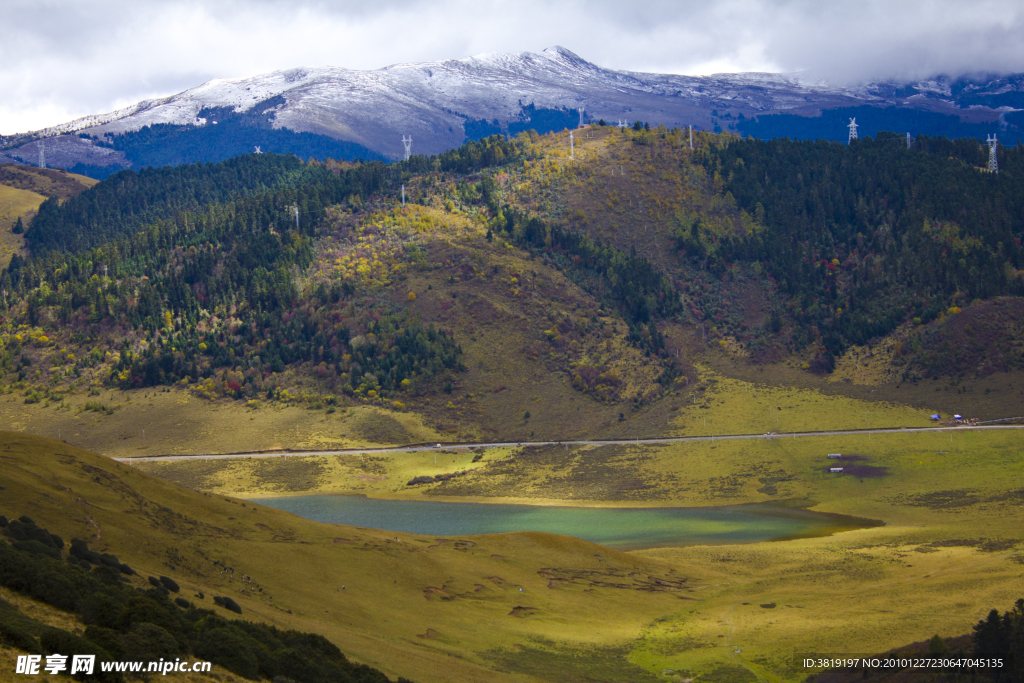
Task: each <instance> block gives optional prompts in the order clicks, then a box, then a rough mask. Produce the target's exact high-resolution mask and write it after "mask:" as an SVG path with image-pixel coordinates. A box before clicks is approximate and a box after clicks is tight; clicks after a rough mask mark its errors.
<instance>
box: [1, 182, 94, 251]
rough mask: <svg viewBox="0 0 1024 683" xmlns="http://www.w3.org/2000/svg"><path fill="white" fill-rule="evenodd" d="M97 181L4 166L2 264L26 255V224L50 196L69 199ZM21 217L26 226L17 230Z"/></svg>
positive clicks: (2, 186) (2, 183) (2, 187)
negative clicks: (20, 255)
mask: <svg viewBox="0 0 1024 683" xmlns="http://www.w3.org/2000/svg"><path fill="white" fill-rule="evenodd" d="M95 184H96V181H95V180H93V179H92V178H87V177H85V176H80V175H75V174H73V173H67V172H66V171H60V170H55V169H38V168H32V167H30V166H15V165H12V164H3V165H0V264H2V265H3V267H4V268H6V267H7V265H8V264H9V263H10V260H11V257H12V256H14V254H18V253H21V254H24V253H25V252H24V249H25V237H24V226H27V225H28V224H29V223H31V221H32V217H33V216H35V214H36V211H37V210H38V209H39V205H40V204H42V203H43V202H44V201H45V200H46V199H47V198H48V197H57V198H59V199H67V198H68V197H72V196H74V195H76V194H78V193H79V192H82V191H83V190H86V189H88V188H90V187H92V186H93V185H95ZM18 219H21V221H22V224H23V227H22V228H20V230H21V232H18V231H16V230H15V228H16V226H17V223H18Z"/></svg>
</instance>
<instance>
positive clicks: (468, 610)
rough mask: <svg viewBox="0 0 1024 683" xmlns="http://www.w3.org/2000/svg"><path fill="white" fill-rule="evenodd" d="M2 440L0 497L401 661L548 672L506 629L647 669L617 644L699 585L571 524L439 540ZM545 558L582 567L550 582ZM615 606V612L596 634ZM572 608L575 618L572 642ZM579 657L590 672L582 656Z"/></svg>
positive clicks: (491, 674) (457, 676)
mask: <svg viewBox="0 0 1024 683" xmlns="http://www.w3.org/2000/svg"><path fill="white" fill-rule="evenodd" d="M0 453H2V455H0V458H3V461H4V463H5V464H4V467H3V470H2V472H0V485H2V486H3V487H4V497H3V503H2V504H0V513H2V514H4V515H8V516H12V517H14V518H16V517H18V516H20V515H26V514H27V515H28V516H30V517H31V519H32V520H34V521H35V523H36V524H38V525H40V526H42V527H44V528H46V529H49V530H50V531H51V532H54V533H58V534H60V536H61V537H62V538H64V539H71V538H81V539H83V540H86V541H87V542H88V543H89V547H90V548H91V549H93V550H96V551H98V552H105V553H110V554H115V555H117V557H118V558H119V560H120V561H122V562H125V563H127V564H129V565H130V566H131V568H132V569H134V570H135V571H136V572H138V574H139V575H140V576H141V577H145V576H146V575H147V574H150V575H156V576H160V575H166V576H169V577H170V578H171V579H173V580H174V581H175V582H176V583H177V584H179V585H180V586H181V589H182V593H183V594H184V595H185V596H186V597H187V598H188V600H189V601H191V602H195V603H196V604H197V606H201V607H204V608H207V609H216V610H217V612H218V614H220V615H222V616H225V617H230V616H232V615H231V614H229V613H228V611H227V610H224V609H218V608H215V607H214V606H213V604H212V596H215V595H228V596H231V597H233V598H234V600H235V601H237V603H238V604H239V605H240V606H241V609H242V615H243V618H245V619H248V620H253V621H257V622H261V623H267V624H270V625H273V626H276V627H278V628H279V629H282V630H283V629H297V630H300V631H306V632H313V633H318V634H322V635H324V636H326V637H327V638H328V639H329V640H330V641H331V642H334V643H336V644H337V645H338V646H339V647H341V648H342V650H343V651H344V652H345V654H346V655H348V656H351V657H353V658H354V659H356V660H357V661H360V662H365V663H368V664H370V665H371V666H374V667H377V668H380V669H382V670H383V671H385V672H386V673H388V674H389V675H390V676H391V677H394V676H396V675H401V676H405V677H407V678H409V679H411V680H416V681H443V680H453V679H454V680H460V681H521V682H524V683H525V682H526V681H536V680H551V678H549V677H548V676H547V675H542V676H541V677H540V678H536V677H534V676H531V675H529V674H528V673H525V672H524V669H526V670H527V671H528V670H529V667H528V666H526V665H525V664H526V659H527V658H526V657H524V656H523V655H521V654H519V653H518V652H517V651H516V648H515V647H513V646H512V644H513V643H523V644H524V647H525V651H526V652H527V653H528V652H530V651H534V650H535V649H536V648H537V647H538V645H539V644H545V643H551V642H553V641H555V642H562V643H563V647H565V648H567V649H566V650H565V651H563V652H561V653H560V654H558V655H557V656H558V657H560V658H561V660H560V661H563V662H564V661H565V660H567V659H571V658H572V652H573V651H574V650H575V651H579V652H587V651H591V652H594V653H595V654H598V655H600V657H602V658H605V659H607V660H608V661H607V662H606V663H605V666H607V665H608V664H612V667H611V668H610V669H608V671H609V672H610V673H611V675H613V676H635V677H633V678H631V680H653V677H652V676H651V675H650V674H648V673H646V672H645V671H644V670H643V669H640V668H639V667H636V666H634V665H630V664H629V663H628V662H626V661H624V660H623V659H621V658H620V656H618V653H619V651H620V650H621V647H622V645H623V643H624V642H626V641H628V639H629V638H630V637H631V634H634V633H636V632H637V631H638V630H639V629H640V628H641V627H642V625H643V624H645V623H647V622H649V621H651V620H652V619H654V618H656V617H657V616H658V615H660V614H662V613H665V612H666V611H670V610H672V609H674V608H675V605H676V604H678V602H679V596H680V595H683V594H684V593H686V592H689V591H692V590H693V589H694V588H695V584H694V583H693V581H692V579H691V578H690V577H687V576H685V575H682V574H680V573H679V572H678V571H677V570H676V569H674V568H672V567H670V566H669V565H667V564H665V563H663V562H660V561H657V560H647V559H643V558H635V557H632V556H629V555H627V554H625V553H619V552H615V551H610V550H608V549H605V548H602V547H600V546H595V545H593V544H589V543H586V542H583V541H579V540H576V539H572V538H568V537H557V536H551V535H545V534H511V535H503V536H485V537H474V538H473V539H472V540H471V539H440V540H438V539H433V538H425V537H420V536H415V535H411V534H402V533H394V532H381V531H373V530H369V529H355V528H352V527H341V526H335V525H325V524H317V523H314V522H309V521H306V520H302V519H299V518H297V517H294V516H292V515H288V514H286V513H283V512H280V511H277V510H274V509H271V508H266V507H262V506H259V505H255V504H252V503H247V502H245V501H241V500H238V499H231V498H225V497H222V496H219V495H210V494H204V493H196V492H193V491H189V490H187V489H183V488H179V487H177V486H175V485H173V484H169V483H167V482H165V481H162V480H160V479H156V478H154V477H150V476H148V475H145V474H143V473H141V472H139V471H138V470H136V469H133V468H130V467H128V466H126V465H122V464H119V463H115V462H113V461H111V460H109V459H108V458H105V457H102V456H99V455H96V454H94V453H89V452H87V451H82V450H80V449H76V448H73V447H70V446H68V445H66V444H63V443H61V442H58V441H54V440H47V439H39V438H37V437H31V436H28V435H23V434H12V433H10V432H3V433H0ZM546 568H558V569H557V570H555V571H558V572H559V573H566V574H567V575H570V576H574V577H576V578H573V579H572V580H571V581H566V582H564V583H563V584H562V585H560V587H559V588H560V590H548V589H547V588H545V586H546V584H547V583H548V581H549V580H548V579H546V578H544V577H543V575H544V574H545V569H546ZM133 585H145V582H144V581H140V580H139V579H133ZM598 586H600V587H599V588H596V587H598ZM342 587H344V590H342ZM520 587H524V588H525V594H523V593H522V592H521V591H520V590H519V588H520ZM595 588H596V590H595ZM332 589H333V590H332ZM199 594H205V595H206V597H205V598H200V597H199ZM174 609H176V608H174ZM608 612H613V613H615V614H616V615H617V617H616V621H617V624H616V627H615V628H614V629H612V630H611V632H608V633H605V635H604V636H601V635H597V633H596V632H597V631H600V630H601V629H602V626H603V625H605V624H607V620H606V616H605V615H606V614H607V613H608ZM483 624H487V627H486V628H481V625H483ZM566 624H574V632H576V627H580V628H579V629H578V632H576V636H574V638H573V639H572V641H570V642H568V643H565V642H564V634H565V630H564V629H565V625H566ZM588 632H589V635H588ZM576 638H578V640H576ZM600 662H601V659H598V660H596V661H595V663H594V664H592V665H591V666H595V667H598V668H599V667H600V666H601V664H600ZM576 666H577V667H582V668H581V669H580V671H581V672H584V673H585V671H586V667H587V665H586V664H578V665H576ZM616 669H618V671H617V673H616ZM549 673H550V672H549ZM562 680H565V679H562Z"/></svg>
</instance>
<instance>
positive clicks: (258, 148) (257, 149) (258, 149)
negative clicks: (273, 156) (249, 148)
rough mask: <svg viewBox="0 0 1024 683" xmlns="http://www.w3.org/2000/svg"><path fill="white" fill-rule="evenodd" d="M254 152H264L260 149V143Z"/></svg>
mask: <svg viewBox="0 0 1024 683" xmlns="http://www.w3.org/2000/svg"><path fill="white" fill-rule="evenodd" d="M254 154H263V151H262V150H261V149H260V146H259V145H256V151H255V152H254Z"/></svg>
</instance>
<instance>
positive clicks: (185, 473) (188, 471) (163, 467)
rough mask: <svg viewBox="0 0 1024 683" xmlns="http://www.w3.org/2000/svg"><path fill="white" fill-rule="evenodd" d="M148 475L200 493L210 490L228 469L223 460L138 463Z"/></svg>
mask: <svg viewBox="0 0 1024 683" xmlns="http://www.w3.org/2000/svg"><path fill="white" fill-rule="evenodd" d="M136 467H138V468H139V469H141V470H143V471H144V472H146V473H148V474H152V475H153V476H156V477H160V478H161V479H166V480H167V481H170V482H173V483H175V484H177V485H178V486H184V487H185V488H189V489H192V490H193V491H202V490H204V489H209V488H211V487H212V486H213V485H214V484H215V483H216V482H215V479H216V478H217V475H219V474H220V473H221V472H222V471H224V470H225V469H227V468H228V467H230V464H229V463H228V462H227V461H224V460H179V461H177V462H163V463H140V464H139V465H136Z"/></svg>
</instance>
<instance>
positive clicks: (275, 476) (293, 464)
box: [252, 458, 326, 491]
mask: <svg viewBox="0 0 1024 683" xmlns="http://www.w3.org/2000/svg"><path fill="white" fill-rule="evenodd" d="M325 471H326V468H325V467H324V466H323V464H322V463H321V462H320V461H318V460H313V459H311V458H301V459H299V458H260V459H258V460H253V468H252V473H253V477H254V478H255V480H256V483H257V485H258V486H261V487H263V488H266V489H267V490H270V491H308V490H310V489H313V488H316V487H317V486H319V485H320V481H321V478H322V477H323V475H324V472H325Z"/></svg>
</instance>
